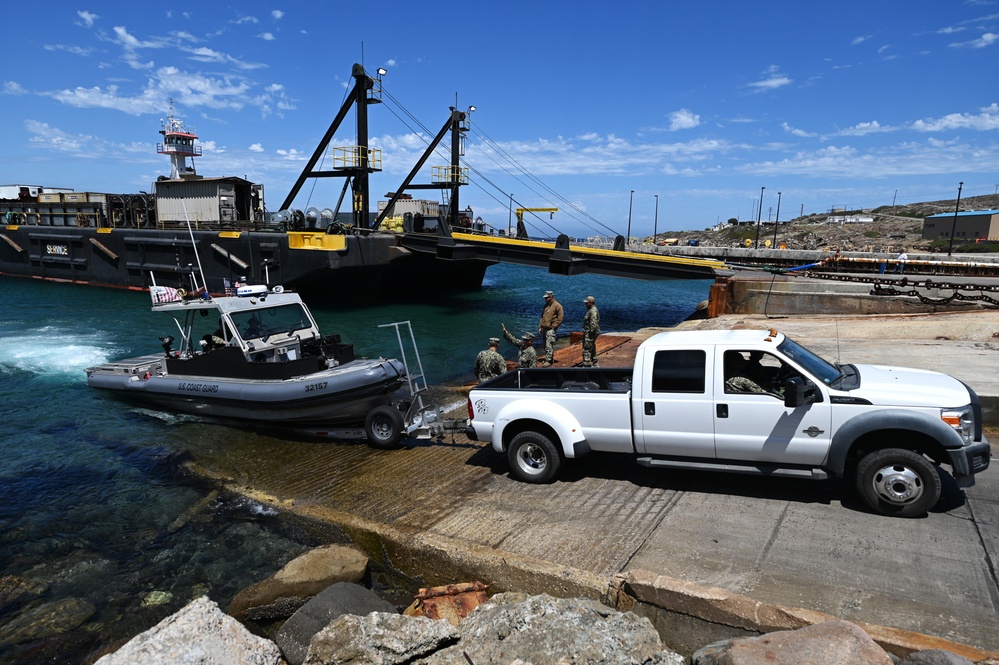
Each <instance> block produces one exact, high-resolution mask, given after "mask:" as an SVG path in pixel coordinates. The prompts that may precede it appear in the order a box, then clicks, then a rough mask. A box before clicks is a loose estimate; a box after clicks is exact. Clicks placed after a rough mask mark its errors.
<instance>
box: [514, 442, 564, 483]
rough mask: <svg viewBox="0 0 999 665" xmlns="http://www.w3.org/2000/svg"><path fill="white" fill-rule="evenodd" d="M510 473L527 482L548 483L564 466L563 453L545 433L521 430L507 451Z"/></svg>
mask: <svg viewBox="0 0 999 665" xmlns="http://www.w3.org/2000/svg"><path fill="white" fill-rule="evenodd" d="M506 457H507V461H509V463H510V475H512V476H513V477H515V478H516V479H517V480H522V481H523V482H525V483H547V482H550V481H551V480H553V479H554V478H555V475H556V474H557V473H558V470H559V468H560V467H561V466H562V455H561V453H560V452H559V449H558V448H556V447H555V444H554V443H552V441H551V439H549V438H548V437H547V436H545V435H544V434H540V433H538V432H521V433H520V434H518V435H517V436H515V437H513V440H512V441H510V447H509V448H508V449H507V451H506Z"/></svg>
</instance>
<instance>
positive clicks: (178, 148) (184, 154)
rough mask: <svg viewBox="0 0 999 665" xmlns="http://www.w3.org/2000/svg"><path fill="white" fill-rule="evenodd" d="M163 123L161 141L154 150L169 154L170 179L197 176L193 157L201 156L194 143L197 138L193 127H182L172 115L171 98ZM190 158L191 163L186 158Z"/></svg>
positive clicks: (179, 121) (178, 120) (198, 148)
mask: <svg viewBox="0 0 999 665" xmlns="http://www.w3.org/2000/svg"><path fill="white" fill-rule="evenodd" d="M160 122H162V123H163V125H162V128H161V129H160V134H162V135H163V143H157V144H156V152H157V154H160V155H170V179H171V180H177V179H179V178H191V177H197V174H198V172H197V171H196V170H195V168H194V158H195V157H201V146H200V145H194V142H195V141H197V140H198V135H197V134H195V133H194V130H193V129H189V128H187V127H184V123H183V121H182V120H180V119H179V118H175V117H174V115H173V100H172V99H171V100H170V115H168V116H167V117H166V119H165V120H160ZM188 157H190V158H191V163H190V164H188V163H187V158H188Z"/></svg>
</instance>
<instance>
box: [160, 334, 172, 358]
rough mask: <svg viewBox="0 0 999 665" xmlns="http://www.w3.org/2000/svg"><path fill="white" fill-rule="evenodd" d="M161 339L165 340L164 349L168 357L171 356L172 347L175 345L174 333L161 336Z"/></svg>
mask: <svg viewBox="0 0 999 665" xmlns="http://www.w3.org/2000/svg"><path fill="white" fill-rule="evenodd" d="M160 341H161V342H163V350H164V351H165V352H166V356H167V358H169V357H170V352H171V351H172V349H171V348H170V347H171V346H172V345H173V335H167V336H166V337H160Z"/></svg>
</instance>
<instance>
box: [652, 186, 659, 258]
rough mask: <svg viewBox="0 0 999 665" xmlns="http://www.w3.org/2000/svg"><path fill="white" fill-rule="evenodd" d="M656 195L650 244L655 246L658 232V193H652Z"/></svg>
mask: <svg viewBox="0 0 999 665" xmlns="http://www.w3.org/2000/svg"><path fill="white" fill-rule="evenodd" d="M653 196H655V197H656V216H655V217H654V218H653V222H652V246H653V247H655V246H656V236H657V235H658V234H659V195H658V194H654V195H653Z"/></svg>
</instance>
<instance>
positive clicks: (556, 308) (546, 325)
mask: <svg viewBox="0 0 999 665" xmlns="http://www.w3.org/2000/svg"><path fill="white" fill-rule="evenodd" d="M563 320H565V312H563V311H562V305H561V304H559V301H557V300H555V294H554V293H552V292H551V291H545V306H544V309H542V310H541V321H540V323H538V336H539V337H541V340H542V341H543V342H544V344H545V360H544V362H543V363H542V365H541V366H542V367H545V366H548V365H551V364H552V363H553V362H554V361H555V333H556V332H557V331H558V327H559V326H560V325H562V321H563Z"/></svg>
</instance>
